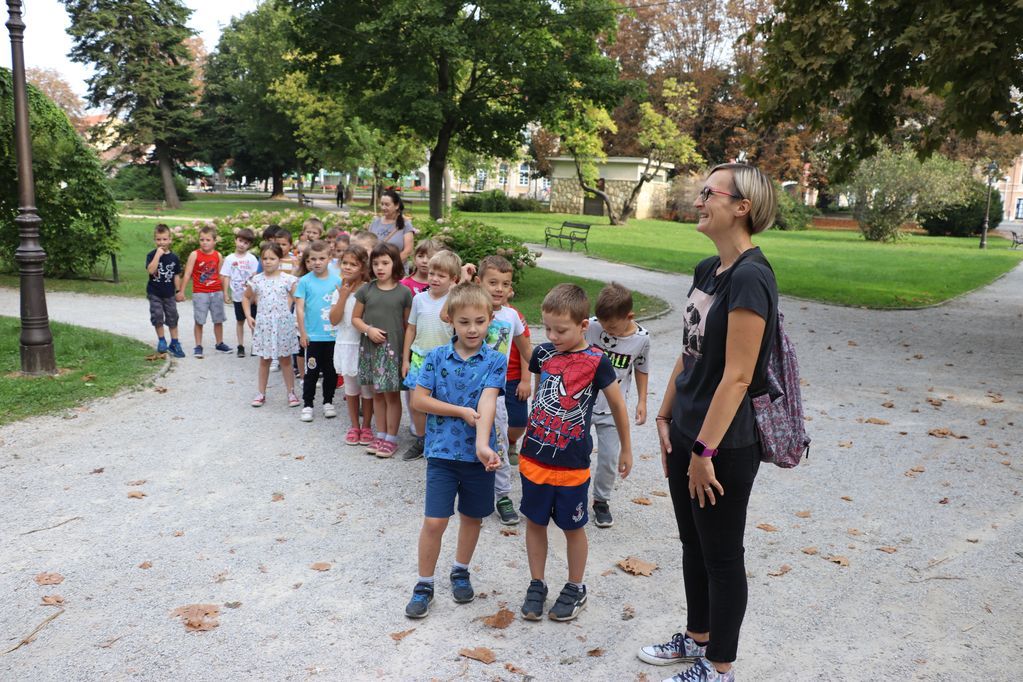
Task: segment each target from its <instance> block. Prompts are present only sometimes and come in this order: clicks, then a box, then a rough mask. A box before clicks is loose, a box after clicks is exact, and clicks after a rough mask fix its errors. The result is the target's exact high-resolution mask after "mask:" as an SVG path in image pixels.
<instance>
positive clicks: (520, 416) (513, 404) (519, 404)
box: [504, 379, 529, 428]
mask: <svg viewBox="0 0 1023 682" xmlns="http://www.w3.org/2000/svg"><path fill="white" fill-rule="evenodd" d="M526 381H529V379H526ZM518 388H519V380H518V379H510V380H509V381H508V382H507V383H505V385H504V406H505V407H507V408H508V426H510V427H512V428H515V427H525V426H526V424H528V423H529V401H526V400H519V397H518V396H517V395H515V391H516V390H518Z"/></svg>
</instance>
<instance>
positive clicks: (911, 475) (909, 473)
mask: <svg viewBox="0 0 1023 682" xmlns="http://www.w3.org/2000/svg"><path fill="white" fill-rule="evenodd" d="M924 471H926V469H924V468H923V467H922V466H920V465H919V464H918V465H916V466H915V467H913V468H911V469H910V470H909V471H907V472H905V473H904V474H903V476H908V477H909V478H916V475H917V474H922V473H923V472H924Z"/></svg>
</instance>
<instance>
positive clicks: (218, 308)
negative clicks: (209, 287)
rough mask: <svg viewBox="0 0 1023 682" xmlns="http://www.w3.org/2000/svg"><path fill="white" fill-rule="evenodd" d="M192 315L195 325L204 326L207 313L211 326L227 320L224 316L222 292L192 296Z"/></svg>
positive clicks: (200, 293) (201, 293)
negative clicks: (211, 322)
mask: <svg viewBox="0 0 1023 682" xmlns="http://www.w3.org/2000/svg"><path fill="white" fill-rule="evenodd" d="M192 313H193V314H194V315H195V323H196V324H206V313H209V315H210V319H211V320H213V324H223V323H224V320H226V319H227V315H225V314H224V292H222V291H211V292H210V293H208V294H207V293H203V292H199V293H197V294H192Z"/></svg>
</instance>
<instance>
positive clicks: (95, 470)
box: [89, 467, 104, 474]
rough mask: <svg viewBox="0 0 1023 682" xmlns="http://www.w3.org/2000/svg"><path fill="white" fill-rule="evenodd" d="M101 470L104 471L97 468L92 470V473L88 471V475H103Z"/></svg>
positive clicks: (101, 468)
mask: <svg viewBox="0 0 1023 682" xmlns="http://www.w3.org/2000/svg"><path fill="white" fill-rule="evenodd" d="M103 469H104V467H98V468H96V469H93V470H92V471H90V472H89V473H90V474H102V473H103Z"/></svg>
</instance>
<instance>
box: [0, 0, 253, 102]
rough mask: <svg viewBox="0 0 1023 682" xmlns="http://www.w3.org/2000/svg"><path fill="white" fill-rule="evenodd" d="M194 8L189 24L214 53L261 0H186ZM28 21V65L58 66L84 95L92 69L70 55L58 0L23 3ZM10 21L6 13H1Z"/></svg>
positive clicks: (4, 55) (1, 55) (5, 45)
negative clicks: (223, 33)
mask: <svg viewBox="0 0 1023 682" xmlns="http://www.w3.org/2000/svg"><path fill="white" fill-rule="evenodd" d="M185 4H186V5H187V6H188V7H190V8H191V9H192V10H194V12H193V14H192V18H191V19H190V20H189V22H188V24H189V26H191V27H192V28H194V29H195V30H196V31H198V33H199V35H200V36H201V37H202V39H203V42H204V43H205V44H206V49H207V51H210V52H212V51H213V49H214V48H215V47H216V45H217V41H218V40H219V39H220V30H221V28H222V27H223V26H226V25H227V23H228V22H229V21H230V20H231V17H233V16H236V15H240V14H244V13H245V12H248V11H250V10H253V9H255V8H256V5H258V4H259V0H185ZM22 7H23V9H22V17H23V18H24V20H25V27H26V28H25V66H26V67H33V66H34V67H38V68H43V69H47V68H48V69H56V70H57V71H58V72H60V74H61V75H62V76H63V77H64V79H65V80H66V81H67V82H68V84H70V85H71V88H72V89H73V90H74V91H75V92H76V93H78V95H79V96H82V97H84V95H85V92H86V84H85V79H86V78H88V77H89V75H90V74H91V72H92V69H91V68H89V67H87V66H85V65H82V64H75V63H73V62H72V61H71V60H70V59H68V57H67V53H68V52H70V51H71V36H69V35H68V34H67V27H68V26H69V25H70V24H71V20H70V18H69V17H68V15H67V12H66V11H65V10H64V5H63V4H62V3H61V2H59V0H26V1H25V2H24V3H22ZM2 16H3V21H7V12H6V11H3V12H2ZM0 35H2V38H0V66H6V67H7V68H10V66H11V42H10V38H9V34H8V33H7V28H6V27H3V26H0Z"/></svg>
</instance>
